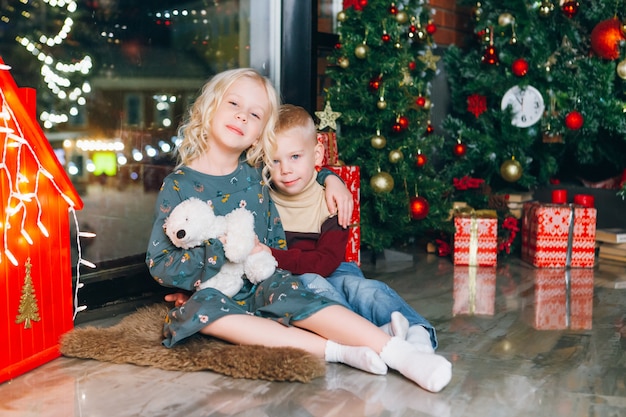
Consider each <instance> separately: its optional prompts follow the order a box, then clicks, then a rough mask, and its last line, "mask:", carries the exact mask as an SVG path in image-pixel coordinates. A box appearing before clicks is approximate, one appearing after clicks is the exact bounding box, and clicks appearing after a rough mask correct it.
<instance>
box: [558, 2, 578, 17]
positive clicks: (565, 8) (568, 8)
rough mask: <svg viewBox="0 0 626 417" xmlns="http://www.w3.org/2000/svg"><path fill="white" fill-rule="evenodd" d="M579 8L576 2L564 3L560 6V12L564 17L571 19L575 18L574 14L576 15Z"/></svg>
mask: <svg viewBox="0 0 626 417" xmlns="http://www.w3.org/2000/svg"><path fill="white" fill-rule="evenodd" d="M579 7H580V4H579V3H578V2H577V1H566V2H564V3H563V4H562V5H561V11H562V12H563V14H564V15H565V16H567V17H569V18H570V19H571V18H572V17H574V16H576V13H578V8H579Z"/></svg>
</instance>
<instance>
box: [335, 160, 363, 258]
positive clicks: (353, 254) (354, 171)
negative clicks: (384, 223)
mask: <svg viewBox="0 0 626 417" xmlns="http://www.w3.org/2000/svg"><path fill="white" fill-rule="evenodd" d="M327 168H328V169H330V170H331V171H333V172H335V173H336V174H337V175H339V177H341V179H342V180H343V181H344V182H345V184H346V186H347V187H348V189H349V190H350V192H351V193H352V198H353V200H354V211H352V219H351V221H350V238H349V239H348V245H347V247H346V262H356V263H357V264H358V265H361V203H360V201H361V170H360V168H359V167H358V166H353V165H351V166H327Z"/></svg>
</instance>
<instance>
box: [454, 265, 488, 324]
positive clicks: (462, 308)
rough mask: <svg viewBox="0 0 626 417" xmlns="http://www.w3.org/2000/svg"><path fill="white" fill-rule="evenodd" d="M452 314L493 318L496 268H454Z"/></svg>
mask: <svg viewBox="0 0 626 417" xmlns="http://www.w3.org/2000/svg"><path fill="white" fill-rule="evenodd" d="M452 298H453V299H454V302H453V305H452V314H453V315H455V316H456V315H458V314H466V315H486V316H493V314H494V312H495V304H496V268H492V267H480V266H456V265H455V266H454V283H453V289H452Z"/></svg>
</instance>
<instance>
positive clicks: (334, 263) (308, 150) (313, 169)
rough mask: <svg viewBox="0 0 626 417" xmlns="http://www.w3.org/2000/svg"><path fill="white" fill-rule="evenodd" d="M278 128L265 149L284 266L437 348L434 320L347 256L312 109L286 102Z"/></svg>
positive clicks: (311, 285) (394, 330) (389, 327)
mask: <svg viewBox="0 0 626 417" xmlns="http://www.w3.org/2000/svg"><path fill="white" fill-rule="evenodd" d="M275 133H276V144H275V146H274V148H273V149H264V151H265V152H266V153H267V155H268V156H270V158H266V160H268V159H269V160H271V161H272V162H271V164H270V166H269V168H270V176H271V183H272V190H271V192H270V194H271V197H272V199H273V201H274V202H275V203H276V206H277V208H278V212H279V214H280V218H281V222H282V225H283V229H284V230H285V233H286V237H287V248H288V249H287V250H280V249H274V248H272V249H271V250H272V255H274V257H275V258H276V260H277V261H278V265H279V266H280V268H282V269H286V270H288V271H290V272H292V273H293V274H298V275H300V278H301V280H302V282H303V283H304V284H305V285H306V287H307V288H308V289H309V290H310V291H313V292H315V293H318V294H321V295H323V296H325V297H327V298H330V299H332V300H335V301H338V302H339V303H341V304H343V305H345V306H346V307H348V308H350V309H351V310H353V311H354V312H356V313H358V314H359V315H361V316H363V317H365V318H366V319H368V320H369V321H371V322H372V323H374V324H375V325H377V326H380V327H381V328H382V329H383V330H385V331H386V332H387V333H388V334H390V335H391V336H399V337H403V338H406V339H407V340H408V341H409V342H411V343H412V344H413V345H415V346H416V347H418V348H419V349H420V350H421V351H423V352H427V353H432V352H434V350H435V349H436V348H437V337H436V333H435V329H434V328H433V326H432V325H431V324H430V323H429V322H428V321H427V320H426V319H425V318H423V317H422V316H420V315H419V314H418V313H417V312H416V311H415V310H414V309H413V308H411V307H410V306H409V305H408V304H407V303H406V301H404V300H403V299H402V298H401V297H400V296H399V295H398V293H396V292H395V291H394V290H393V289H392V288H390V287H389V286H388V285H387V284H385V283H383V282H381V281H376V280H372V279H367V278H365V277H364V276H363V273H362V272H361V269H360V268H359V267H358V266H357V265H356V264H355V263H352V262H344V256H345V248H346V244H347V242H348V237H349V233H348V230H347V229H344V228H342V227H341V226H340V225H339V223H338V221H337V217H336V216H332V215H331V214H330V213H329V211H328V208H327V205H326V202H325V199H324V189H323V188H322V186H321V185H319V183H318V182H317V181H316V175H317V171H318V170H319V167H320V164H321V163H322V159H323V155H324V149H323V146H322V145H321V144H320V143H319V142H318V141H317V131H316V127H315V123H314V121H313V119H312V118H311V116H310V115H309V113H308V112H307V111H306V110H305V109H303V108H302V107H298V106H293V105H283V106H282V107H281V109H280V113H279V120H278V123H277V126H276V129H275ZM324 277H326V278H324Z"/></svg>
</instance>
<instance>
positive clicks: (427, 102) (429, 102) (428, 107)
mask: <svg viewBox="0 0 626 417" xmlns="http://www.w3.org/2000/svg"><path fill="white" fill-rule="evenodd" d="M432 105H433V103H432V101H430V99H429V98H428V97H426V99H425V100H424V108H425V109H426V110H428V109H430V107H431V106H432Z"/></svg>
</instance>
